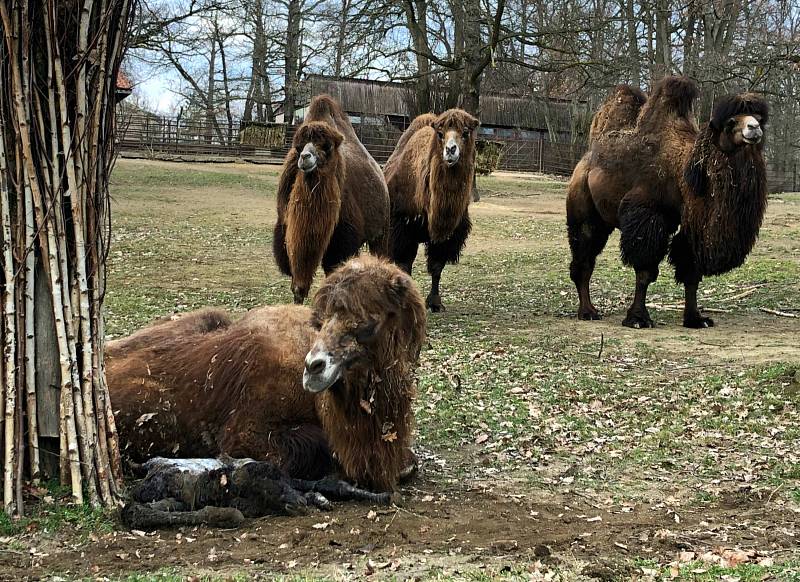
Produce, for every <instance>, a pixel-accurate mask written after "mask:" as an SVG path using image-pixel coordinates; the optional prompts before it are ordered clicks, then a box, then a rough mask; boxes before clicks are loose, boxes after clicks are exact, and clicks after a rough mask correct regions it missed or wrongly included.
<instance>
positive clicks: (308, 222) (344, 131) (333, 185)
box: [272, 95, 389, 304]
mask: <svg viewBox="0 0 800 582" xmlns="http://www.w3.org/2000/svg"><path fill="white" fill-rule="evenodd" d="M277 205H278V219H277V222H276V224H275V229H274V236H273V243H272V252H273V255H274V257H275V262H276V263H277V265H278V268H279V269H280V271H281V273H283V274H284V275H289V276H290V277H291V278H292V294H293V296H294V302H295V303H298V304H301V303H303V302H304V301H305V299H306V297H308V292H309V289H310V288H311V283H312V281H313V279H314V273H315V271H316V270H317V267H319V265H320V264H322V268H323V270H324V271H325V274H326V275H328V274H330V273H331V271H333V269H335V268H336V267H337V266H339V265H340V264H341V263H343V262H344V261H346V260H347V259H349V258H350V257H352V256H354V255H356V254H357V253H358V252H359V249H360V248H361V246H362V245H363V244H364V243H366V244H367V245H368V247H369V250H370V252H371V253H372V254H374V255H377V256H386V254H387V252H388V249H387V245H388V231H389V193H388V191H387V189H386V182H385V181H384V179H383V173H382V172H381V168H380V166H379V165H378V164H377V162H376V161H375V160H374V159H373V157H372V156H371V155H370V154H369V153H368V152H367V150H366V148H365V147H364V145H363V144H362V143H361V142H360V141H359V140H358V137H357V136H356V133H355V131H354V130H353V126H352V124H351V123H350V118H349V117H348V116H347V114H346V113H345V112H344V111H343V110H342V108H341V107H340V106H339V104H338V103H337V102H336V101H334V100H333V98H332V97H330V96H328V95H319V96H317V97H315V98H314V99H313V100H312V101H311V104H310V105H309V109H308V114H307V115H306V118H305V120H304V122H303V124H302V125H301V126H300V127H299V128H298V129H297V131H296V132H295V135H294V138H293V141H292V147H291V149H290V150H289V153H288V154H287V155H286V159H285V160H284V163H283V169H282V170H281V176H280V179H279V181H278V195H277Z"/></svg>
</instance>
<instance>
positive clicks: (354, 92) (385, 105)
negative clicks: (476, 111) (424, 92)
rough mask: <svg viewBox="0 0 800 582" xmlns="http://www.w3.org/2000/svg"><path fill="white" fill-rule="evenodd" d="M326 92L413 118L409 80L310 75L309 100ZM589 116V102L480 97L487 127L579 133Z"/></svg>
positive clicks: (356, 107) (362, 107)
mask: <svg viewBox="0 0 800 582" xmlns="http://www.w3.org/2000/svg"><path fill="white" fill-rule="evenodd" d="M323 93H327V94H328V95H330V96H332V97H333V98H334V99H336V100H338V101H339V103H341V104H342V107H343V108H344V109H345V111H349V112H350V113H361V114H365V115H400V116H404V117H410V116H411V111H413V107H412V105H413V100H414V91H413V87H412V85H410V84H408V83H393V82H386V81H372V80H368V79H338V78H335V77H327V76H323V75H310V76H309V77H308V79H307V95H308V99H309V100H310V99H311V98H312V97H314V96H316V95H321V94H323ZM437 101H439V100H437V99H434V102H437ZM590 119H591V114H590V112H589V111H588V108H587V106H586V104H585V103H581V102H572V101H565V100H558V99H548V98H545V97H540V96H536V95H529V96H524V97H520V96H512V95H498V94H488V95H483V96H481V123H482V124H483V125H485V126H496V127H513V128H520V129H539V130H547V131H550V132H573V131H577V132H579V133H580V132H584V131H586V128H587V127H588V124H589V121H590Z"/></svg>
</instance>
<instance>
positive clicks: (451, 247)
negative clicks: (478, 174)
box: [383, 109, 478, 311]
mask: <svg viewBox="0 0 800 582" xmlns="http://www.w3.org/2000/svg"><path fill="white" fill-rule="evenodd" d="M477 127H478V120H477V119H475V118H474V117H472V116H471V115H470V114H468V113H467V112H466V111H462V110H461V109H450V110H448V111H445V112H444V113H442V114H441V115H439V116H434V115H432V114H430V113H426V114H425V115H420V116H419V117H417V118H416V119H415V120H414V121H413V123H412V124H411V126H410V127H409V128H408V129H407V130H406V131H405V133H404V134H403V135H402V136H401V138H400V141H399V142H398V143H397V147H395V150H394V152H393V153H392V155H391V157H390V158H389V159H388V160H387V162H386V165H385V166H384V168H383V173H384V176H386V184H387V185H388V187H389V198H390V199H391V244H390V250H389V253H390V256H391V258H392V260H393V261H395V262H396V263H397V264H398V265H400V267H402V268H403V269H404V270H405V271H406V272H407V273H411V269H412V267H413V265H414V259H415V258H416V257H417V250H418V248H419V245H420V244H424V245H425V253H426V255H427V258H428V273H430V275H431V291H430V293H429V294H428V297H427V299H426V301H425V304H426V305H427V306H428V308H429V309H430V310H431V311H441V310H442V309H443V305H442V299H441V297H440V295H439V282H440V280H441V277H442V270H443V269H444V266H445V265H446V264H447V263H457V262H458V259H459V258H460V256H461V251H462V249H463V248H464V244H465V243H466V241H467V236H469V233H470V230H471V229H472V223H471V222H470V219H469V211H468V208H469V203H470V200H471V199H472V187H473V183H474V176H475V138H476V128H477Z"/></svg>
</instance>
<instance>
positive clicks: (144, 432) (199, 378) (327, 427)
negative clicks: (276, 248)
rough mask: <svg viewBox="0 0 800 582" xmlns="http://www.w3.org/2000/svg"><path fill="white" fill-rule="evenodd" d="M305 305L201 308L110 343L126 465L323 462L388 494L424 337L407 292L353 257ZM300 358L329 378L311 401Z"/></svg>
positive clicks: (319, 469)
mask: <svg viewBox="0 0 800 582" xmlns="http://www.w3.org/2000/svg"><path fill="white" fill-rule="evenodd" d="M313 307H314V309H313V311H312V310H311V309H309V308H305V307H301V306H281V307H265V308H260V309H254V310H252V311H250V312H248V313H247V314H246V315H245V316H244V317H243V318H242V319H240V320H239V321H237V322H235V323H231V322H230V320H229V319H228V318H227V316H225V315H224V314H222V313H220V312H218V311H215V310H205V311H201V312H196V313H192V314H187V315H185V316H183V317H180V318H176V320H165V321H162V322H159V323H157V324H155V325H153V326H152V327H149V328H146V329H144V330H142V331H140V332H137V333H136V334H134V335H133V336H131V337H129V338H126V339H122V340H118V341H114V342H110V343H109V345H108V350H107V356H108V357H107V370H108V381H109V386H110V389H111V395H112V399H113V402H114V406H115V409H116V410H117V423H118V427H119V431H120V438H121V442H122V443H123V447H124V450H125V452H126V453H127V455H129V456H130V457H131V458H132V459H133V460H135V461H141V460H143V459H146V458H149V457H151V456H154V455H162V456H172V457H174V456H180V457H213V456H216V455H218V454H220V453H226V454H228V455H231V456H233V457H252V458H254V459H256V460H264V461H272V462H274V463H276V464H277V465H278V466H279V467H281V468H282V469H283V470H285V471H287V472H288V473H289V474H290V475H291V476H293V477H300V478H308V479H314V478H319V477H321V476H323V475H325V474H327V473H329V472H330V471H331V469H332V464H333V459H336V461H338V464H339V466H340V467H341V470H342V472H343V474H344V475H345V476H346V477H347V478H348V479H352V480H353V481H355V482H357V483H359V484H360V485H362V486H365V487H370V488H375V489H378V490H388V489H391V488H393V487H394V486H395V485H396V483H397V480H398V478H399V477H400V475H401V472H402V471H403V469H404V468H405V467H406V466H407V465H408V463H409V460H410V458H411V457H410V449H409V446H410V444H411V430H412V426H413V413H412V409H411V402H412V400H413V398H414V390H415V388H414V386H415V384H414V368H415V367H416V365H417V361H418V357H419V351H420V348H421V345H422V341H423V338H424V336H425V308H424V305H423V303H422V300H421V298H420V296H419V293H418V291H417V289H416V287H415V285H414V283H413V281H412V280H411V278H410V277H409V276H408V275H406V274H405V273H403V272H402V271H401V270H400V269H398V268H397V267H395V266H394V265H392V264H391V263H388V262H386V261H383V260H379V259H376V258H372V257H369V256H362V257H359V258H356V259H353V260H351V261H350V262H348V263H347V264H346V265H344V266H343V267H342V268H340V269H339V270H337V271H336V272H334V273H333V274H332V275H331V276H329V277H328V279H327V280H326V281H325V283H323V285H322V287H321V288H320V290H319V292H318V293H317V295H316V297H315V299H314V306H313ZM312 354H316V355H319V354H322V355H323V356H324V358H325V361H327V362H328V364H329V367H332V368H333V369H334V370H335V371H336V373H337V374H338V376H334V378H335V380H336V381H335V382H334V383H333V384H331V385H324V386H323V387H322V388H321V389H320V387H319V383H318V382H317V384H316V385H315V387H314V390H316V391H319V392H320V393H317V394H315V393H313V392H311V391H310V390H311V388H310V387H309V386H310V385H311V384H312V381H313V380H314V379H315V378H316V376H315V372H314V371H313V370H309V369H308V366H309V358H311V356H312ZM307 355H308V357H307ZM312 372H314V373H312ZM304 373H305V375H306V378H304ZM329 376H330V375H329ZM304 384H305V385H306V387H307V388H308V389H306V390H304V389H303V386H304Z"/></svg>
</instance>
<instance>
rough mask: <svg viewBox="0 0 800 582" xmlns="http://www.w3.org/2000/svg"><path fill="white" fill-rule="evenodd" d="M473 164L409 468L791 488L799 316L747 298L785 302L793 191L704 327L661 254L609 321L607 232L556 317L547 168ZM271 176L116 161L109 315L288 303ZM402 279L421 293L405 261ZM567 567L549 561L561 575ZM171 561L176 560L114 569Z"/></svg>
mask: <svg viewBox="0 0 800 582" xmlns="http://www.w3.org/2000/svg"><path fill="white" fill-rule="evenodd" d="M478 183H479V187H480V188H481V189H482V191H483V192H484V198H483V200H482V201H481V203H480V204H477V205H475V206H474V207H473V210H472V211H471V212H472V216H473V222H474V229H473V234H472V235H471V237H470V240H469V242H468V246H467V250H466V253H465V255H464V257H463V259H462V261H461V263H460V264H459V265H455V266H448V267H447V269H446V270H445V272H444V277H443V283H442V285H443V300H444V302H445V304H446V305H447V307H448V310H447V311H446V312H445V313H444V314H439V315H432V316H431V317H430V320H429V339H428V343H427V346H426V349H424V350H423V353H422V359H421V366H420V369H419V373H418V376H419V398H418V401H417V410H416V418H417V427H418V437H417V440H418V443H419V445H420V446H421V447H422V449H424V450H425V451H426V452H427V453H428V454H430V455H431V456H432V457H434V458H436V459H439V460H442V461H443V463H441V464H438V465H437V467H439V468H440V469H441V470H435V471H430V472H428V473H427V474H426V475H425V479H427V480H429V481H433V482H434V483H433V484H432V485H430V484H429V485H427V486H428V487H432V488H440V489H442V490H444V489H446V488H447V487H449V486H450V485H449V484H451V483H454V482H464V481H467V482H471V481H473V480H483V479H486V480H496V479H498V478H502V476H504V475H514V476H515V479H516V480H515V481H514V482H515V483H517V484H519V483H527V484H528V486H529V487H530V489H531V492H537V491H540V490H542V489H544V490H551V491H561V490H566V489H569V488H578V489H580V490H582V491H584V492H590V493H592V494H597V495H601V494H602V495H606V496H608V497H613V498H614V499H615V500H617V501H619V502H621V501H622V500H625V501H631V500H634V501H636V500H640V501H643V502H647V503H658V502H659V501H661V500H663V497H664V496H665V494H666V493H665V488H668V489H669V490H670V491H674V490H682V491H690V492H691V493H689V494H686V495H685V500H684V501H685V503H686V504H687V505H691V506H694V507H698V508H702V509H705V508H708V507H712V506H714V505H715V504H717V503H718V502H719V500H720V499H721V498H722V497H723V496H724V494H725V492H726V490H730V489H734V490H735V489H736V488H737V487H738V486H739V485H740V484H742V483H747V485H748V486H749V487H752V488H753V489H755V490H763V491H768V492H775V493H774V497H775V499H781V500H786V501H789V502H793V503H795V504H800V465H798V457H797V442H798V440H799V439H800V428H798V427H800V389H798V388H799V386H798V383H797V381H796V371H797V370H798V369H799V368H800V355H798V354H800V352H799V351H798V350H797V345H798V343H800V329H798V327H797V326H794V327H791V324H792V321H790V320H784V319H778V318H774V317H771V316H767V315H765V314H764V313H762V312H760V310H759V309H760V308H761V307H767V308H771V309H781V310H785V309H797V308H798V307H800V283H798V282H800V223H799V222H798V220H797V216H798V215H799V214H800V197H798V196H797V195H782V196H780V197H779V198H778V199H776V200H773V201H772V203H771V206H770V214H768V216H767V219H766V221H765V226H764V229H763V231H762V236H761V238H760V241H759V243H758V244H757V246H756V248H755V250H754V252H753V253H752V254H751V256H750V257H749V259H748V260H747V262H746V263H745V264H744V265H743V267H741V268H740V269H737V270H735V271H733V272H731V273H729V274H727V275H725V276H722V277H715V278H711V279H708V280H706V281H704V282H703V284H702V286H701V289H700V302H701V304H702V305H704V306H706V307H713V308H716V309H720V310H724V311H726V312H727V313H723V314H720V315H717V316H716V318H717V321H718V323H719V324H720V327H719V328H714V329H712V330H705V331H702V332H698V331H695V330H686V329H684V328H682V327H681V326H680V323H681V319H680V315H681V314H680V312H679V311H677V310H673V309H670V306H672V305H678V304H680V302H681V301H682V293H683V290H682V289H681V288H680V287H679V286H678V285H676V284H675V282H674V280H673V279H672V272H671V269H670V267H668V266H667V265H666V264H665V265H664V267H663V271H662V276H661V277H660V278H659V280H658V281H657V282H656V283H655V284H654V285H653V286H652V287H651V293H650V295H649V301H651V302H652V303H654V304H656V305H657V306H659V307H656V308H652V310H651V312H652V315H653V317H654V319H655V320H656V321H657V322H658V323H659V327H658V328H657V329H654V330H647V331H633V330H627V329H625V328H622V327H621V326H620V325H619V323H620V321H621V319H622V317H623V314H624V312H625V310H626V309H627V305H628V303H629V301H630V295H631V292H632V289H633V273H632V272H631V270H630V269H628V268H626V267H624V266H623V265H622V263H621V262H620V260H619V257H618V251H617V250H616V249H617V248H618V244H619V239H618V235H617V234H614V235H612V238H611V240H610V241H609V243H608V248H607V250H606V252H605V253H603V254H602V255H601V256H600V258H599V260H598V265H597V270H596V275H595V278H594V279H593V287H592V292H593V295H594V298H595V303H596V304H597V306H598V308H600V310H601V311H602V312H604V313H605V314H606V316H607V319H606V321H603V322H597V323H594V324H590V323H583V322H576V321H575V320H574V310H575V306H576V305H575V304H576V297H575V292H574V288H573V286H572V283H571V282H570V281H569V279H568V275H567V274H568V261H569V253H568V248H567V243H566V233H565V227H564V217H563V197H564V189H565V184H564V182H561V181H554V180H550V179H547V178H544V177H536V176H531V177H524V176H519V177H518V176H511V177H509V176H503V175H493V176H490V177H480V178H479V179H478ZM276 184H277V170H276V169H275V168H272V167H260V166H215V165H208V166H200V165H192V164H186V165H178V164H163V163H153V162H142V161H136V162H134V161H125V160H123V161H121V162H120V163H119V165H118V167H117V169H116V170H115V172H114V174H113V181H112V194H113V197H114V206H113V244H112V248H111V257H110V263H109V269H108V275H109V281H108V295H107V302H106V317H107V329H108V331H109V334H110V335H111V336H112V337H119V336H121V335H125V334H128V333H131V332H132V331H134V330H136V329H138V328H140V327H141V326H143V325H145V324H147V323H148V322H150V321H152V320H153V319H155V318H157V317H162V316H164V315H167V314H170V313H173V312H181V311H189V310H192V309H196V308H199V307H202V306H205V305H214V306H220V307H224V308H227V309H230V310H232V311H234V312H243V311H244V310H246V309H249V308H251V307H254V306H257V305H263V304H276V303H287V302H290V301H291V293H290V291H289V283H288V281H287V279H286V278H284V277H282V276H280V275H279V273H278V271H277V269H276V267H275V265H274V262H273V260H272V256H271V242H272V224H273V223H274V219H275V211H274V205H275V200H274V192H275V187H276ZM320 277H321V275H319V276H318V277H317V282H318V281H319V279H320ZM415 278H416V280H417V282H418V284H419V286H420V290H421V291H422V292H423V293H426V292H427V289H428V285H429V279H428V277H427V276H426V274H425V272H424V261H420V262H419V263H418V264H417V269H416V270H415ZM743 291H747V293H746V294H744V295H743V296H742V293H743ZM312 293H313V291H312ZM567 482H569V483H571V485H569V487H567V486H566V485H565V483H567ZM515 486H520V485H515ZM30 523H35V524H36V527H38V528H40V529H42V530H47V531H49V530H51V529H57V528H59V527H62V528H63V527H64V526H65V525H69V526H70V527H72V528H76V529H80V530H81V531H90V530H96V529H101V530H102V529H103V528H109V527H111V522H110V521H109V520H108V518H107V517H106V516H104V515H102V514H97V513H95V512H91V511H89V510H79V509H76V508H69V507H66V508H63V509H56V508H54V507H49V506H44V507H43V508H42V513H41V514H40V515H38V516H32V517H31V518H30V521H28V522H26V523H24V524H23V523H12V522H9V521H8V520H7V519H5V518H4V517H2V515H0V535H10V534H11V533H13V532H19V531H22V529H24V528H25V527H27V525H28V524H30ZM631 560H633V558H632V559H631ZM628 566H630V567H632V568H637V567H639V565H638V563H637V562H635V561H630V563H629V564H628ZM533 567H534V565H533V564H529V563H527V562H526V561H524V560H518V561H514V562H513V563H511V564H510V565H509V567H508V568H507V569H504V568H503V567H502V566H501V567H498V568H496V569H494V570H493V569H491V568H489V569H487V570H484V571H481V572H477V573H474V574H458V575H456V574H453V573H452V572H449V573H448V572H445V571H435V569H431V570H430V571H429V572H428V574H427V575H426V576H427V577H426V576H422V577H421V579H431V580H516V579H526V578H528V577H530V575H531V568H533ZM642 567H647V566H646V565H644V566H642ZM654 567H655V568H657V569H658V572H659V575H660V576H669V575H671V573H670V572H669V571H668V570H665V569H664V567H665V566H664V564H661V565H658V564H657V565H655V566H654ZM796 567H797V564H796V563H794V562H789V566H786V565H783V566H773V567H763V566H758V565H757V564H744V565H740V566H739V567H737V568H734V569H727V570H724V569H715V568H716V567H713V568H707V567H706V570H705V571H704V572H702V573H697V572H694V571H693V570H701V569H703V567H701V566H698V565H696V564H687V565H681V568H680V570H679V572H678V576H679V579H687V580H689V579H696V580H712V579H713V580H718V579H720V577H722V576H731V577H738V578H739V579H741V580H756V579H761V578H760V577H761V576H764V575H767V574H770V575H774V576H775V577H776V578H778V579H787V580H797V579H798V578H797V577H796V574H795V573H794V571H793V570H792V569H793V568H795V569H796ZM567 570H569V568H565V569H564V571H563V572H559V574H558V576H561V577H562V579H573V578H574V577H575V576H574V574H575V573H574V572H572V574H570V575H568V572H567ZM572 570H574V568H572ZM316 576H317V574H316V573H309V574H308V575H307V576H306V575H301V576H298V577H286V578H282V579H284V580H287V581H295V580H297V581H300V580H318V579H321V578H317V577H316ZM782 576H788V577H785V578H781V577H782ZM792 576H794V577H792ZM178 579H185V574H181V573H179V572H178V571H174V572H173V571H157V572H156V573H155V574H148V575H144V574H142V575H135V576H132V577H129V578H121V580H132V581H134V580H135V581H150V580H153V581H156V580H164V581H171V580H178ZM201 579H204V578H201ZM207 579H208V580H216V579H219V578H214V577H210V578H207Z"/></svg>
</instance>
